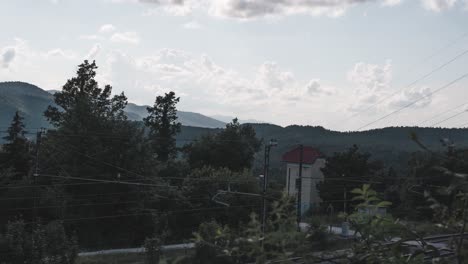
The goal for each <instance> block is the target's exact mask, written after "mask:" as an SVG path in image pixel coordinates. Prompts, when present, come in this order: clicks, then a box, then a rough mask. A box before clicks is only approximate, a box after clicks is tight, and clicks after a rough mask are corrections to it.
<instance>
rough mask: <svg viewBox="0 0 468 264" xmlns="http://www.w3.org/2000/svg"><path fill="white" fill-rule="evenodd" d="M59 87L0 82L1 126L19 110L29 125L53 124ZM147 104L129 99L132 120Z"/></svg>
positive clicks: (215, 124)
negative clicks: (51, 109) (51, 110)
mask: <svg viewBox="0 0 468 264" xmlns="http://www.w3.org/2000/svg"><path fill="white" fill-rule="evenodd" d="M56 92H58V91H57V90H44V89H41V88H39V87H38V86H36V85H33V84H30V83H26V82H0V127H2V128H5V127H8V126H9V124H10V122H11V119H12V117H13V115H14V113H15V111H17V110H19V111H20V112H21V113H23V115H24V117H25V123H26V126H27V127H33V128H38V127H46V128H47V127H50V124H49V123H48V122H47V120H46V119H45V118H44V116H43V113H44V111H45V110H46V109H47V106H49V105H53V104H54V102H53V94H54V93H56ZM146 107H147V106H140V105H136V104H133V103H129V104H128V105H127V108H126V109H125V111H126V113H127V116H128V118H129V119H130V120H134V121H141V120H143V118H144V117H146V115H147V111H146ZM177 114H178V117H179V122H181V123H182V125H184V126H193V127H204V128H222V127H224V126H225V124H226V123H224V122H222V121H219V120H216V119H214V118H211V117H208V116H205V115H202V114H199V113H193V112H185V111H178V113H177Z"/></svg>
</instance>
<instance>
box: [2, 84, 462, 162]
mask: <svg viewBox="0 0 468 264" xmlns="http://www.w3.org/2000/svg"><path fill="white" fill-rule="evenodd" d="M53 92H54V91H52V92H50V91H46V90H43V89H41V88H39V87H37V86H35V85H32V84H28V83H24V82H3V83H0V127H1V128H0V131H1V130H5V129H6V128H7V127H8V126H9V125H10V122H11V119H12V117H13V114H14V112H15V111H16V110H19V111H21V112H22V113H23V115H24V117H25V123H26V126H27V127H29V128H38V127H45V128H47V127H50V125H49V124H48V122H47V120H46V119H45V118H44V117H43V112H44V110H45V109H46V108H47V106H48V105H51V104H53V96H52V93H53ZM146 107H147V106H140V105H136V104H132V103H129V104H128V106H127V108H126V113H127V116H128V118H129V119H130V120H142V119H143V117H145V116H146V114H147V112H146ZM178 117H179V121H180V122H181V123H182V125H183V126H182V131H181V132H180V133H179V134H178V135H177V139H178V141H177V144H178V145H179V146H181V145H184V144H186V143H187V142H191V140H194V139H196V138H198V137H199V136H201V135H204V134H208V133H215V132H217V131H219V129H220V128H222V127H224V126H225V122H223V121H220V120H217V119H215V118H212V117H208V116H205V115H202V114H199V113H193V112H185V111H179V112H178ZM223 118H226V120H225V121H228V120H229V119H227V118H230V117H223ZM255 121H256V120H255ZM252 126H253V128H254V129H255V131H256V133H257V136H258V137H259V138H263V139H264V140H270V139H277V141H278V146H277V147H274V148H272V150H271V162H272V164H271V165H272V168H274V167H276V168H284V166H282V165H281V164H282V163H281V155H282V154H283V153H285V152H286V151H288V150H290V149H291V148H293V147H297V146H298V144H304V145H309V146H313V147H315V148H317V149H318V150H319V151H320V152H322V153H323V154H325V155H330V154H332V153H333V152H341V151H344V150H345V149H347V148H349V147H351V146H352V145H354V144H357V145H358V146H359V147H360V149H362V150H363V151H365V152H368V153H370V154H371V155H372V157H373V158H375V159H379V160H383V161H385V163H386V164H387V165H388V166H395V167H403V165H404V164H406V163H407V161H408V158H409V157H410V156H411V153H412V152H415V151H420V150H421V148H420V147H419V146H418V145H417V144H416V143H414V142H413V141H412V140H411V139H410V134H411V133H415V134H417V135H418V137H419V139H420V140H421V142H423V143H424V144H425V145H426V146H428V147H429V148H431V149H433V150H441V149H442V148H443V147H442V144H441V142H440V141H441V139H444V138H448V139H450V140H452V141H453V142H455V144H456V146H457V147H468V129H465V128H463V129H462V128H421V127H387V128H382V129H373V130H368V131H359V132H338V131H332V130H327V129H325V128H323V127H319V126H315V127H314V126H297V125H292V126H287V127H281V126H277V125H272V124H265V123H261V122H257V124H252ZM262 160H263V157H262V153H261V152H260V153H259V154H258V155H257V157H256V162H255V163H256V168H261V166H262Z"/></svg>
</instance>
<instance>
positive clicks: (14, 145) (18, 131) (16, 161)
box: [3, 111, 29, 176]
mask: <svg viewBox="0 0 468 264" xmlns="http://www.w3.org/2000/svg"><path fill="white" fill-rule="evenodd" d="M23 119H24V118H23V117H22V116H21V115H20V113H19V111H16V112H15V115H14V116H13V120H12V122H11V125H10V127H8V130H7V135H6V136H5V137H3V139H4V140H5V141H6V142H7V143H6V144H5V145H4V146H3V147H4V150H5V154H6V164H7V166H9V167H12V168H13V169H14V170H15V172H16V173H19V174H23V176H24V175H25V174H27V172H28V170H29V153H28V144H29V142H28V140H27V139H26V137H25V136H24V135H25V134H26V133H27V132H26V131H25V129H24V123H23Z"/></svg>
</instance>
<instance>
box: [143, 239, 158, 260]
mask: <svg viewBox="0 0 468 264" xmlns="http://www.w3.org/2000/svg"><path fill="white" fill-rule="evenodd" d="M161 245H162V243H161V240H160V239H159V238H157V237H153V238H147V239H145V244H144V248H145V256H146V258H145V263H146V264H158V263H159V259H160V258H161Z"/></svg>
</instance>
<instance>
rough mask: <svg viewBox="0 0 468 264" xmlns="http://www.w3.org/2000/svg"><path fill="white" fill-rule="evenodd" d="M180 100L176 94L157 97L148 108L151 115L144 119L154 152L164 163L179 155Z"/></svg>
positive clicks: (170, 93)
mask: <svg viewBox="0 0 468 264" xmlns="http://www.w3.org/2000/svg"><path fill="white" fill-rule="evenodd" d="M179 100H180V98H179V97H176V96H175V93H174V92H169V93H166V94H165V95H164V96H157V97H156V101H155V102H154V105H153V106H152V107H148V108H147V110H148V113H149V115H148V116H147V117H146V118H144V119H143V121H144V122H145V125H146V126H147V127H149V135H150V141H151V145H152V148H153V151H154V152H155V153H156V155H157V159H158V160H160V161H163V162H165V161H168V160H169V159H172V158H174V157H175V156H176V155H177V149H176V140H175V135H176V134H177V133H179V132H180V127H181V124H180V123H179V122H177V108H176V105H177V103H178V102H179Z"/></svg>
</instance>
